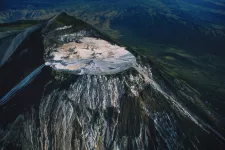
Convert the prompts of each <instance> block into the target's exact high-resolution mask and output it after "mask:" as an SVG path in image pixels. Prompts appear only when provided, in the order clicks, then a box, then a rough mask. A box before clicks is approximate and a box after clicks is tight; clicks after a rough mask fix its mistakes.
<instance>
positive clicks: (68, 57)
mask: <svg viewBox="0 0 225 150" xmlns="http://www.w3.org/2000/svg"><path fill="white" fill-rule="evenodd" d="M51 55H52V56H53V57H54V58H53V60H51V61H49V62H46V65H49V66H52V67H53V68H55V69H58V70H68V71H72V72H74V73H76V74H113V73H117V72H121V71H124V70H126V69H129V68H130V67H132V65H133V64H134V63H135V62H136V59H135V57H134V56H133V55H132V54H131V53H130V52H129V51H127V50H126V48H125V47H120V46H118V45H113V44H111V43H109V42H107V41H105V40H102V39H97V38H93V37H83V38H81V39H80V40H79V42H70V43H66V44H63V45H62V46H61V47H58V48H57V49H56V51H55V52H52V53H51Z"/></svg>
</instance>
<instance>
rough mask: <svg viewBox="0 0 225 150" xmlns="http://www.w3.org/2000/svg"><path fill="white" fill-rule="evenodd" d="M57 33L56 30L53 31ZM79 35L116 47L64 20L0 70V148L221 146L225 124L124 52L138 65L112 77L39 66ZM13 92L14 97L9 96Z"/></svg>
mask: <svg viewBox="0 0 225 150" xmlns="http://www.w3.org/2000/svg"><path fill="white" fill-rule="evenodd" d="M64 26H72V28H62V27H64ZM58 28H61V29H62V30H60V32H58V30H57V32H56V29H58ZM81 30H82V31H83V30H85V31H86V32H87V33H88V35H86V36H88V37H94V38H100V39H103V40H106V41H108V42H110V43H112V44H117V45H120V46H121V44H119V43H117V42H115V41H114V40H112V39H110V38H109V37H108V36H106V35H105V34H103V33H101V32H100V31H98V30H96V29H94V28H93V27H92V26H90V25H88V24H86V23H84V22H82V21H80V20H77V19H75V18H73V17H70V16H68V15H67V14H65V13H63V14H60V15H58V16H56V17H54V18H52V19H50V20H48V21H47V22H45V23H44V24H43V26H42V27H41V28H40V29H38V30H37V31H33V32H32V33H31V34H30V35H29V36H28V37H26V38H25V39H24V40H23V42H22V43H21V44H20V45H19V47H18V48H17V49H16V50H15V51H14V53H13V54H12V55H11V56H10V58H9V59H8V60H7V61H6V62H5V64H4V65H3V66H2V67H1V68H0V78H1V79H3V78H4V81H1V82H0V86H1V88H2V87H4V88H3V91H1V93H0V96H1V102H2V101H3V100H4V103H1V104H2V105H1V106H0V120H1V123H0V137H1V138H0V148H1V149H6V150H7V149H8V150H12V149H15V150H16V149H25V150H30V149H33V150H42V149H43V150H47V149H59V150H72V149H96V150H100V149H129V150H131V149H133V150H136V149H160V150H161V149H171V150H175V149H179V150H180V149H223V148H224V147H225V139H224V135H225V132H224V129H223V124H221V121H220V120H219V119H220V118H219V116H217V114H214V113H213V112H212V111H211V110H209V109H208V108H207V107H206V106H205V104H204V103H202V101H201V99H200V97H201V95H200V93H198V91H195V90H193V89H192V88H191V87H190V86H189V85H187V84H185V83H184V82H182V81H179V80H178V79H174V78H173V77H171V76H169V75H168V74H166V73H164V72H163V71H162V70H158V69H157V68H155V67H154V64H153V63H152V62H151V60H149V59H148V58H146V57H144V56H141V55H139V54H137V53H136V52H135V51H133V50H132V49H130V48H127V49H128V50H129V51H130V53H132V55H133V56H135V59H136V62H135V63H136V64H135V65H133V66H132V67H130V68H127V69H126V70H121V72H118V73H115V74H108V75H89V74H82V75H77V74H76V73H71V72H68V71H66V70H57V69H52V68H51V67H48V66H42V65H43V64H45V61H46V60H48V59H49V53H50V52H51V51H52V49H51V47H52V46H55V47H60V46H61V45H62V44H65V43H68V42H74V41H73V40H72V41H71V40H69V41H63V42H62V41H60V40H58V39H57V37H58V36H62V35H68V34H71V33H77V32H79V31H81ZM69 39H71V38H69ZM1 40H2V39H1ZM24 58H29V59H24ZM38 66H41V67H38ZM18 67H19V69H16V68H18ZM27 68H30V69H27ZM18 70H19V71H18ZM17 72H18V73H17ZM12 78H13V80H12V81H11V80H10V79H12ZM24 78H25V79H26V80H25V81H26V82H25V83H24V82H23V81H24ZM21 81H22V82H21ZM13 87H14V88H15V87H16V88H17V91H16V92H14V95H10V94H9V92H10V89H12V88H13ZM7 94H9V95H10V96H8V97H7Z"/></svg>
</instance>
